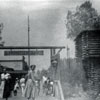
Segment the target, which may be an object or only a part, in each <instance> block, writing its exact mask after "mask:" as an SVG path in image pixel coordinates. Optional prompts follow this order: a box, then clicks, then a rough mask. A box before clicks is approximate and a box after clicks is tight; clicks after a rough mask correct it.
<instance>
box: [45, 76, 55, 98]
mask: <svg viewBox="0 0 100 100" xmlns="http://www.w3.org/2000/svg"><path fill="white" fill-rule="evenodd" d="M43 93H44V94H46V95H53V96H54V82H53V80H52V79H50V77H46V76H43Z"/></svg>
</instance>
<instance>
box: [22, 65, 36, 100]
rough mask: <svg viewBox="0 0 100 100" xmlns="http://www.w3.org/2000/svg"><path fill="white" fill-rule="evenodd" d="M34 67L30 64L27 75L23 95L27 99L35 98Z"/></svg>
mask: <svg viewBox="0 0 100 100" xmlns="http://www.w3.org/2000/svg"><path fill="white" fill-rule="evenodd" d="M35 68H36V65H31V66H30V70H29V72H28V75H27V82H26V86H25V91H24V92H25V93H24V97H26V98H27V99H28V100H29V99H33V100H35Z"/></svg>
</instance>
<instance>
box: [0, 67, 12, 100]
mask: <svg viewBox="0 0 100 100" xmlns="http://www.w3.org/2000/svg"><path fill="white" fill-rule="evenodd" d="M3 71H4V72H3V73H2V74H1V79H2V84H3V85H4V87H3V88H4V89H3V95H2V96H3V98H5V99H6V100H8V97H10V95H11V76H10V74H9V73H7V72H6V69H3Z"/></svg>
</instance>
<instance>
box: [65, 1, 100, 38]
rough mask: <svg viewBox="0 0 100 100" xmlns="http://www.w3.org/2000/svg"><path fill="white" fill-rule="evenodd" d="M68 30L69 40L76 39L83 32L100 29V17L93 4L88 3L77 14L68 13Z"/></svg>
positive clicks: (79, 8)
mask: <svg viewBox="0 0 100 100" xmlns="http://www.w3.org/2000/svg"><path fill="white" fill-rule="evenodd" d="M66 28H67V32H68V38H75V37H76V36H77V35H78V34H79V33H80V32H82V31H83V30H90V29H100V15H98V13H97V11H96V10H95V9H94V8H93V7H92V3H91V2H90V1H86V2H84V3H83V4H81V5H80V6H79V7H77V8H76V11H75V12H72V11H68V13H67V23H66Z"/></svg>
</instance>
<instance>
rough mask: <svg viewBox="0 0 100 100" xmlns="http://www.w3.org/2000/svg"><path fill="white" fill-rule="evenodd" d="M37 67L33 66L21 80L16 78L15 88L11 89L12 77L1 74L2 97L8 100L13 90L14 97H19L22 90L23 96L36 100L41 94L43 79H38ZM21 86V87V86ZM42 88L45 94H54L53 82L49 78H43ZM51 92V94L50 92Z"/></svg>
mask: <svg viewBox="0 0 100 100" xmlns="http://www.w3.org/2000/svg"><path fill="white" fill-rule="evenodd" d="M35 69H36V65H31V66H30V69H29V71H28V73H27V75H25V76H22V78H21V79H20V80H18V79H17V78H16V81H15V85H14V88H13V89H11V87H12V86H11V84H10V83H11V76H10V74H8V73H6V70H4V73H2V74H1V86H0V87H2V90H3V91H2V97H3V98H5V99H6V100H7V99H8V97H9V96H10V95H11V91H12V90H13V92H14V95H15V96H16V95H17V90H18V89H19V88H21V91H22V96H23V97H25V98H27V99H28V100H29V99H33V100H35V97H36V96H38V95H39V93H40V85H41V79H39V78H37V76H36V73H35ZM19 84H20V85H19ZM42 87H43V93H45V94H46V95H47V94H49V93H53V81H51V80H50V78H49V77H45V76H43V77H42ZM50 91H51V92H50Z"/></svg>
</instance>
